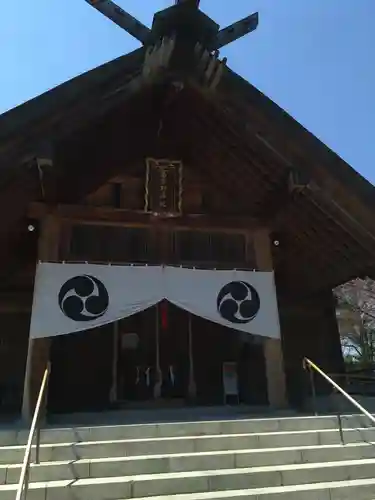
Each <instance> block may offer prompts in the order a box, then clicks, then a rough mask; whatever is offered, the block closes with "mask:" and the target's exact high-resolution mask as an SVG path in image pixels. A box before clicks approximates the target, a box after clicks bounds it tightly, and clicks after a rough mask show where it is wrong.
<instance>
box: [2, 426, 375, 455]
mask: <svg viewBox="0 0 375 500" xmlns="http://www.w3.org/2000/svg"><path fill="white" fill-rule="evenodd" d="M343 434H344V440H345V443H354V442H356V443H360V442H371V443H372V442H375V428H364V429H345V430H344V432H343ZM334 444H340V435H339V433H338V431H337V430H336V429H334V430H331V429H325V430H313V431H292V432H268V433H258V434H256V433H255V434H227V435H208V436H188V437H168V438H153V439H127V440H116V441H88V442H78V443H77V442H71V443H53V444H43V445H41V447H40V460H41V461H42V462H49V461H65V460H73V461H75V460H82V459H87V460H89V459H94V458H103V457H124V456H137V455H162V454H176V453H181V450H183V451H184V452H185V453H200V452H209V451H220V450H222V451H224V450H246V449H260V448H279V447H284V448H285V447H291V446H293V447H298V446H319V445H334ZM24 451H25V446H21V445H17V446H3V447H0V463H1V464H17V463H21V462H22V460H23V455H24Z"/></svg>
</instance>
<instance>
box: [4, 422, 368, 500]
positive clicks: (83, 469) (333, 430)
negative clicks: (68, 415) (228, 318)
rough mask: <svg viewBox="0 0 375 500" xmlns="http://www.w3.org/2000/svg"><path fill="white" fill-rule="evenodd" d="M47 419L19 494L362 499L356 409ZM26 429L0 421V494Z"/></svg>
mask: <svg viewBox="0 0 375 500" xmlns="http://www.w3.org/2000/svg"><path fill="white" fill-rule="evenodd" d="M343 422H344V427H345V429H344V440H345V445H342V444H341V442H340V434H339V432H338V429H337V418H336V417H334V416H327V417H288V418H285V417H284V418H267V419H266V418H257V419H243V418H242V419H235V418H231V419H229V420H210V421H195V422H174V423H154V424H134V425H106V426H100V425H94V426H87V427H65V428H48V429H45V430H43V431H42V435H41V440H42V445H41V464H40V465H34V466H32V469H31V484H30V489H29V493H28V496H27V498H28V500H36V499H37V500H125V499H128V498H137V499H141V498H146V497H148V498H149V497H153V499H152V500H167V498H170V497H171V496H173V499H174V500H193V499H194V500H216V499H217V500H219V499H220V500H222V499H225V500H226V499H228V500H229V499H233V498H235V497H238V498H242V499H245V498H246V499H249V500H268V499H275V500H284V499H288V500H294V499H296V500H297V499H298V500H305V499H314V500H341V499H342V500H344V499H355V500H365V499H366V500H371V499H374V498H375V428H372V427H368V426H367V425H366V421H365V420H364V419H362V418H361V417H359V416H347V417H344V419H343ZM26 440H27V431H24V430H23V431H18V430H9V429H8V430H0V483H1V485H0V500H8V499H9V500H10V499H12V500H14V498H15V495H16V489H17V482H18V479H19V475H20V470H21V465H20V464H21V462H22V459H23V455H24V450H25V442H26Z"/></svg>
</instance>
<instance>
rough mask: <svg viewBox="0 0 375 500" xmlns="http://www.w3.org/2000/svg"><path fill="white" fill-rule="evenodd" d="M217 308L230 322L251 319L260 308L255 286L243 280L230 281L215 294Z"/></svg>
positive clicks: (243, 321)
mask: <svg viewBox="0 0 375 500" xmlns="http://www.w3.org/2000/svg"><path fill="white" fill-rule="evenodd" d="M216 305H217V310H218V313H219V314H220V316H221V317H222V318H224V319H225V320H227V321H229V322H230V323H236V324H245V323H249V322H250V321H252V320H253V319H254V318H255V316H256V315H257V314H258V312H259V309H260V298H259V294H258V292H257V291H256V290H255V288H254V287H253V286H252V285H250V284H249V283H246V282H245V281H231V282H230V283H228V284H226V285H225V286H223V288H222V289H221V290H220V292H219V294H218V296H217V301H216Z"/></svg>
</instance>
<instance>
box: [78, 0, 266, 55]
mask: <svg viewBox="0 0 375 500" xmlns="http://www.w3.org/2000/svg"><path fill="white" fill-rule="evenodd" d="M85 1H86V2H87V3H88V4H89V5H91V6H92V7H94V8H95V9H96V10H98V11H99V12H101V13H102V14H103V15H104V16H106V17H107V18H108V19H110V20H111V21H113V22H114V23H115V24H117V26H119V27H120V28H122V29H124V30H125V31H127V32H128V33H129V34H130V35H131V36H133V37H134V38H136V39H137V40H138V41H139V42H141V44H142V45H148V44H149V42H150V40H152V39H153V38H155V37H154V36H153V35H154V28H155V27H156V25H157V24H158V23H155V20H156V18H157V17H159V18H160V14H163V16H164V14H166V15H168V13H170V11H172V10H175V9H181V15H182V10H185V11H186V9H188V10H189V11H196V13H197V14H196V21H197V27H199V23H201V22H202V21H201V19H199V16H198V12H199V13H200V14H201V16H200V18H202V17H203V16H204V14H203V13H202V12H201V11H200V10H199V5H200V0H174V5H173V6H172V7H169V8H167V9H165V10H164V11H161V12H159V13H158V14H156V16H155V18H154V23H153V27H152V29H150V28H148V27H147V26H145V25H144V24H143V23H141V22H140V21H138V19H136V18H135V17H133V16H132V15H131V14H129V13H128V12H126V11H125V10H124V9H122V8H121V7H119V6H118V5H117V4H116V3H115V2H113V1H112V0H85ZM164 17H165V16H164ZM205 17H207V16H205ZM171 18H173V21H175V20H176V17H174V16H171ZM258 21H259V19H258V13H257V12H256V13H254V14H251V15H250V16H247V17H245V18H244V19H241V20H240V21H237V22H235V23H233V24H231V25H230V26H227V27H226V28H223V29H221V30H220V29H219V27H218V25H216V24H215V23H214V24H215V26H216V27H217V29H214V30H213V32H211V33H210V34H209V38H210V43H209V46H207V47H206V48H207V49H208V50H210V51H215V50H219V49H221V48H222V47H225V46H226V45H229V44H230V43H232V42H234V41H236V40H238V39H239V38H242V37H243V36H245V35H247V34H248V33H251V32H252V31H254V30H255V29H256V28H257V26H258ZM212 23H213V21H212ZM155 34H156V33H155Z"/></svg>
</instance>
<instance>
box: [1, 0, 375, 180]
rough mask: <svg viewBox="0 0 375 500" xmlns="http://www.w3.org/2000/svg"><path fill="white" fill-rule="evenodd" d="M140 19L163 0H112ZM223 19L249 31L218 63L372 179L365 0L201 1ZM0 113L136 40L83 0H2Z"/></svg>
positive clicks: (374, 33)
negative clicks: (248, 24) (253, 24)
mask: <svg viewBox="0 0 375 500" xmlns="http://www.w3.org/2000/svg"><path fill="white" fill-rule="evenodd" d="M117 3H118V4H119V5H121V6H122V7H123V8H125V9H127V10H128V11H129V12H130V13H132V14H133V15H135V16H137V17H138V18H139V19H140V20H141V21H143V22H144V23H146V24H150V23H151V20H152V15H153V12H154V11H156V10H160V9H163V8H165V7H168V6H170V5H171V4H172V3H173V0H117ZM201 8H202V10H204V11H205V12H206V13H207V14H209V15H210V16H211V17H213V18H214V19H215V20H216V21H217V22H218V23H219V24H221V25H226V24H229V23H231V22H233V21H236V20H237V19H239V18H241V17H244V16H245V15H247V14H250V13H252V12H253V11H256V10H257V11H259V13H260V25H259V28H258V30H257V31H256V32H255V33H253V34H251V35H249V36H248V37H246V38H244V39H243V40H240V41H238V42H235V43H234V44H232V45H231V46H229V47H228V48H226V49H225V50H224V51H223V53H222V54H223V55H226V56H227V57H228V64H229V65H230V66H231V67H232V69H234V70H235V71H237V72H238V73H240V74H241V75H242V76H244V77H245V78H246V79H247V80H249V81H250V82H251V83H252V84H253V85H255V86H256V87H257V88H259V89H260V90H261V91H262V92H264V93H265V94H267V95H268V96H269V97H270V98H272V99H273V100H274V101H275V102H277V104H279V105H280V106H282V107H283V108H284V109H285V110H286V111H288V112H289V113H290V114H291V115H292V116H294V117H295V118H296V119H297V120H298V121H299V122H300V123H302V124H303V125H304V126H305V127H306V128H308V129H309V130H310V131H311V132H313V133H314V134H315V135H316V136H317V137H319V138H320V139H321V140H323V141H324V142H325V143H326V144H327V145H328V146H330V147H331V148H332V149H333V150H335V151H336V152H337V153H338V154H339V155H340V156H342V157H343V158H344V159H345V160H346V161H348V162H349V163H350V164H351V165H352V166H353V167H354V168H355V169H356V170H358V171H359V172H360V173H361V174H362V175H364V176H365V177H366V178H367V179H369V180H370V181H371V182H373V183H375V117H374V111H375V91H374V89H375V65H374V56H373V54H374V49H375V30H374V28H373V26H374V25H373V20H374V19H375V0H230V1H229V0H201ZM0 46H1V50H0V63H1V72H0V89H1V91H0V113H2V112H4V111H6V110H7V109H10V108H12V107H14V106H16V105H18V104H20V103H22V102H24V101H26V100H28V99H30V98H32V97H34V96H36V95H38V94H41V93H42V92H44V91H46V90H48V89H50V88H51V87H54V86H56V85H58V84H59V83H62V82H64V81H66V80H68V79H70V78H72V77H74V76H76V75H78V74H80V73H82V72H84V71H87V70H89V69H91V68H93V67H95V66H98V65H100V64H102V63H104V62H106V61H109V60H111V59H113V58H115V57H117V56H120V55H121V54H124V53H126V52H129V51H130V50H132V49H134V48H136V47H137V42H136V41H135V40H133V39H132V38H131V37H130V36H129V35H127V34H126V33H125V32H124V31H122V30H121V29H120V28H118V27H117V26H115V25H113V24H112V23H111V22H110V21H108V20H107V19H105V18H104V17H103V16H101V15H100V14H99V13H97V12H96V11H95V10H94V9H92V8H91V7H90V6H89V5H87V4H86V2H85V1H84V0H65V1H61V0H60V1H58V0H18V1H16V2H15V1H8V2H4V1H3V2H2V6H1V17H0Z"/></svg>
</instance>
